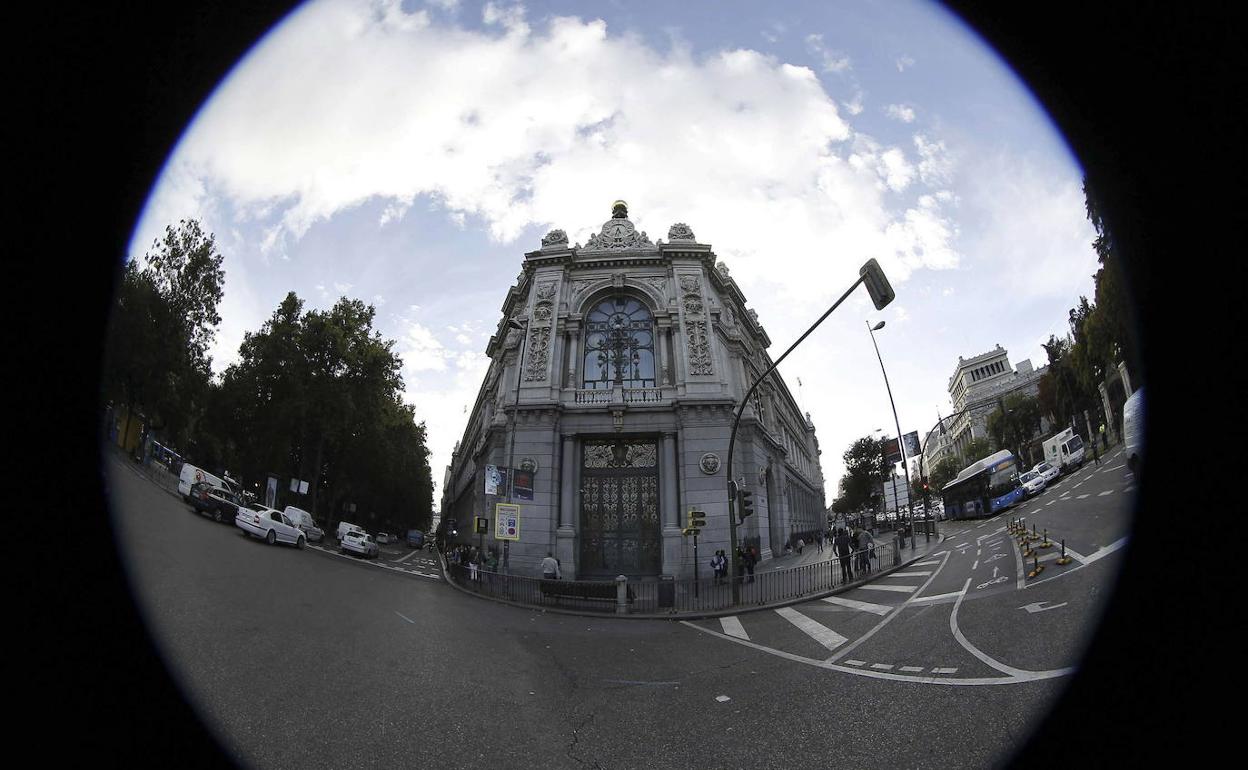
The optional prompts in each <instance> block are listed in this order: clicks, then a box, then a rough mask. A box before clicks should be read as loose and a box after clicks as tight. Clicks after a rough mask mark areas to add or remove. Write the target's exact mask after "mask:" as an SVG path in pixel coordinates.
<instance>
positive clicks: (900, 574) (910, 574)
mask: <svg viewBox="0 0 1248 770" xmlns="http://www.w3.org/2000/svg"><path fill="white" fill-rule="evenodd" d="M930 574H932V573H931V572H930V571H929V572H922V571H920V572H890V573H888V574H887V575H885V576H884V577H890V578H895V577H927V576H928V575H930Z"/></svg>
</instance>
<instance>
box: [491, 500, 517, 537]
mask: <svg viewBox="0 0 1248 770" xmlns="http://www.w3.org/2000/svg"><path fill="white" fill-rule="evenodd" d="M494 539H495V540H519V539H520V506H518V505H513V504H511V503H498V504H496V505H495V506H494Z"/></svg>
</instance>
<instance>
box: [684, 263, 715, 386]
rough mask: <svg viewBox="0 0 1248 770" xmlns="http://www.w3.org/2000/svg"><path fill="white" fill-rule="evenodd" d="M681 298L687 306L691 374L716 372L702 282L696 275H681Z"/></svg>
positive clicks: (687, 333) (686, 335)
mask: <svg viewBox="0 0 1248 770" xmlns="http://www.w3.org/2000/svg"><path fill="white" fill-rule="evenodd" d="M680 298H681V302H682V304H683V305H684V308H685V342H686V346H687V347H688V350H689V374H691V375H695V374H696V375H707V374H714V373H715V372H714V368H713V367H712V365H711V346H710V341H709V340H708V338H707V321H706V320H705V316H704V313H705V310H706V305H705V304H704V303H703V301H702V282H701V281H700V280H698V276H696V275H682V276H680Z"/></svg>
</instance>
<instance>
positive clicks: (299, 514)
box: [282, 505, 325, 543]
mask: <svg viewBox="0 0 1248 770" xmlns="http://www.w3.org/2000/svg"><path fill="white" fill-rule="evenodd" d="M282 513H284V514H286V518H288V519H290V520H291V521H293V522H294V523H295V526H296V527H298V528H299V529H301V530H303V534H304V535H306V536H307V538H308V542H309V543H319V542H321V540H323V539H324V538H325V530H323V529H321V528H320V527H318V526H316V519H313V518H312V514H310V513H308V512H307V511H305V510H303V509H302V508H296V507H295V506H293V505H288V506H286V510H284V511H282Z"/></svg>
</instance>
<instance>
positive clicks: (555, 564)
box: [542, 551, 562, 580]
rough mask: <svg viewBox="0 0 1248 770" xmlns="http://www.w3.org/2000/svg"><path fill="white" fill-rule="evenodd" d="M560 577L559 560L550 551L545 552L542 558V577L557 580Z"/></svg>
mask: <svg viewBox="0 0 1248 770" xmlns="http://www.w3.org/2000/svg"><path fill="white" fill-rule="evenodd" d="M560 577H562V574H561V573H560V571H559V560H558V559H556V558H555V555H554V554H552V553H551V552H550V551H547V552H546V558H545V559H542V578H543V579H545V580H558V579H559V578H560Z"/></svg>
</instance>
